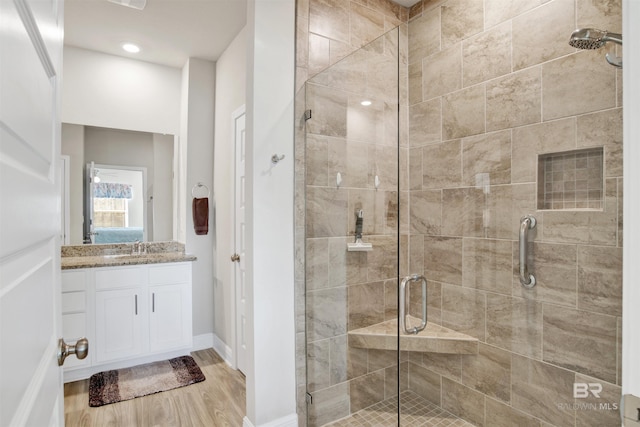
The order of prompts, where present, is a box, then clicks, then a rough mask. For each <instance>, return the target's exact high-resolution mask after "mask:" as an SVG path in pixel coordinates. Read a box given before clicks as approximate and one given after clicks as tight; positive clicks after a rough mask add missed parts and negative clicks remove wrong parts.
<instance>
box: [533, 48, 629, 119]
mask: <svg viewBox="0 0 640 427" xmlns="http://www.w3.org/2000/svg"><path fill="white" fill-rule="evenodd" d="M569 76H570V78H569ZM615 79H616V71H615V68H614V67H612V66H611V65H609V64H607V62H606V61H605V60H604V57H603V53H602V52H601V50H593V51H586V50H583V51H579V52H577V53H575V54H573V55H569V56H566V57H563V58H559V59H556V60H554V61H551V62H548V63H546V64H544V65H543V66H542V82H543V92H542V109H543V111H544V116H543V120H545V121H546V120H551V119H556V118H560V117H567V116H572V115H575V114H582V113H590V112H592V111H598V110H603V109H606V108H613V107H615V106H616V91H615V87H616V86H615Z"/></svg>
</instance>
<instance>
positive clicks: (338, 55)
mask: <svg viewBox="0 0 640 427" xmlns="http://www.w3.org/2000/svg"><path fill="white" fill-rule="evenodd" d="M353 51H354V48H353V47H352V46H351V45H350V44H348V43H343V42H340V41H337V40H329V62H330V63H331V64H336V63H337V62H338V61H340V60H342V59H343V58H345V57H347V56H348V55H350V54H352V53H353Z"/></svg>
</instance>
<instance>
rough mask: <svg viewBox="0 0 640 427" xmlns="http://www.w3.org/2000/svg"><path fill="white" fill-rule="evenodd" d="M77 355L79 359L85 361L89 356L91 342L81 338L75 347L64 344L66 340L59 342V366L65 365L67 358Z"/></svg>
mask: <svg viewBox="0 0 640 427" xmlns="http://www.w3.org/2000/svg"><path fill="white" fill-rule="evenodd" d="M71 354H75V355H76V357H77V358H78V359H84V358H85V357H87V355H88V354H89V340H87V339H86V338H80V339H79V340H78V341H76V343H75V344H74V345H69V344H67V343H66V342H64V339H62V338H60V339H59V340H58V366H62V365H63V364H64V360H65V359H66V358H67V356H69V355H71Z"/></svg>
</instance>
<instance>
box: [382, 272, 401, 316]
mask: <svg viewBox="0 0 640 427" xmlns="http://www.w3.org/2000/svg"><path fill="white" fill-rule="evenodd" d="M397 318H398V279H388V280H385V281H384V320H385V321H386V320H391V319H397Z"/></svg>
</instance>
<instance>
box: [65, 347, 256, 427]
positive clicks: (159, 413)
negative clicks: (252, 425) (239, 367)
mask: <svg viewBox="0 0 640 427" xmlns="http://www.w3.org/2000/svg"><path fill="white" fill-rule="evenodd" d="M191 355H192V356H193V358H194V359H195V361H196V362H197V363H198V366H200V369H201V370H202V372H203V373H204V376H205V377H206V380H205V381H203V382H201V383H197V384H192V385H189V386H186V387H181V388H177V389H174V390H169V391H165V392H162V393H157V394H153V395H150V396H145V397H139V398H137V399H132V400H127V401H124V402H118V403H114V404H111V405H105V406H100V407H98V408H91V407H89V380H88V379H87V380H82V381H76V382H72V383H67V384H65V385H64V418H65V424H66V426H67V427H75V426H86V427H104V426H110V427H146V426H171V427H174V426H175V427H178V426H185V427H187V426H193V427H199V426H206V427H218V426H220V427H223V426H229V427H239V426H242V418H243V417H244V415H245V401H246V391H245V379H244V376H243V375H242V373H240V372H239V371H234V370H233V369H232V368H231V367H229V365H227V364H226V363H225V362H224V361H223V360H222V359H221V358H220V356H218V354H217V353H216V352H215V351H213V349H207V350H201V351H196V352H193V353H191Z"/></svg>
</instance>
